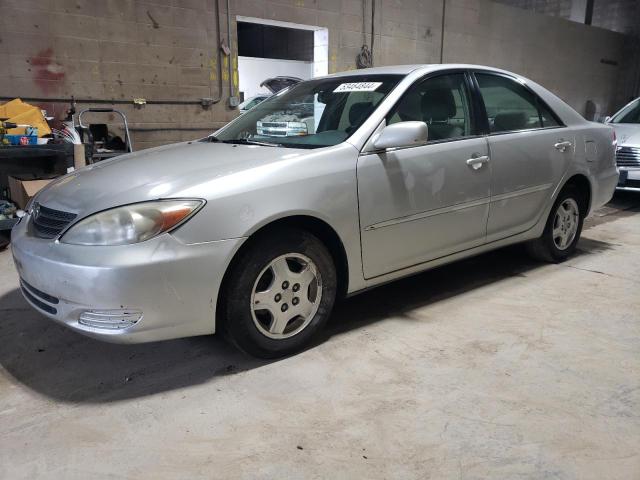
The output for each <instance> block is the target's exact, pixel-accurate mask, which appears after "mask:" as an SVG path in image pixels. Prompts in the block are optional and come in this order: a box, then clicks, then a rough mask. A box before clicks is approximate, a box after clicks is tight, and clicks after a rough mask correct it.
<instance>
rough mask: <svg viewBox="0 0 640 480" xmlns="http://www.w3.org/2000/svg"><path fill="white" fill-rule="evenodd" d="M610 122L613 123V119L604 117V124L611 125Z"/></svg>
mask: <svg viewBox="0 0 640 480" xmlns="http://www.w3.org/2000/svg"><path fill="white" fill-rule="evenodd" d="M610 121H611V117H610V116H609V115H607V116H606V117H604V123H609V122H610Z"/></svg>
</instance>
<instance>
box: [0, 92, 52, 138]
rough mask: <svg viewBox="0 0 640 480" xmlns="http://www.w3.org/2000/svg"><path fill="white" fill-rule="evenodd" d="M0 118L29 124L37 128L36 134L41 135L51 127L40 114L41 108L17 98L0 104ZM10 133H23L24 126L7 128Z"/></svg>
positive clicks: (47, 132)
mask: <svg viewBox="0 0 640 480" xmlns="http://www.w3.org/2000/svg"><path fill="white" fill-rule="evenodd" d="M0 118H2V119H5V118H6V119H7V122H12V123H17V124H22V125H30V126H32V127H36V128H37V129H38V136H39V137H42V136H44V135H48V134H50V133H51V128H49V124H48V123H47V120H46V119H45V118H44V115H43V114H42V110H40V109H39V108H38V107H36V106H34V105H29V104H28V103H25V102H23V101H22V100H20V99H19V98H15V99H13V100H11V101H10V102H7V103H5V104H4V105H0ZM7 133H8V134H10V135H24V134H25V128H24V127H18V128H12V129H10V130H7Z"/></svg>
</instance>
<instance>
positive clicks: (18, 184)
mask: <svg viewBox="0 0 640 480" xmlns="http://www.w3.org/2000/svg"><path fill="white" fill-rule="evenodd" d="M51 180H53V178H30V177H28V176H20V175H16V176H13V177H12V176H10V177H9V195H10V196H11V201H12V202H13V203H15V204H16V205H17V206H18V207H19V208H22V209H24V208H25V207H26V206H27V203H28V202H29V200H30V199H31V198H33V196H34V195H35V194H36V193H38V192H39V191H40V190H41V189H42V188H43V187H44V186H45V185H47V184H48V183H49V182H50V181H51Z"/></svg>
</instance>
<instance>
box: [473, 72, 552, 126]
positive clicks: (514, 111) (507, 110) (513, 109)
mask: <svg viewBox="0 0 640 480" xmlns="http://www.w3.org/2000/svg"><path fill="white" fill-rule="evenodd" d="M476 79H477V80H478V85H479V87H480V94H481V95H482V99H483V101H484V105H485V109H486V111H487V117H488V119H489V130H490V132H491V133H500V132H511V131H517V130H528V129H534V128H543V127H557V126H558V125H559V122H558V121H557V120H556V117H555V115H553V113H552V112H551V111H550V110H549V109H548V108H547V107H546V106H545V105H543V104H542V102H540V101H538V98H537V97H536V95H535V94H534V93H533V92H531V91H530V90H529V89H527V88H526V87H525V86H524V85H522V84H520V83H518V82H516V81H514V80H512V79H510V78H506V77H503V76H500V75H491V74H484V73H476Z"/></svg>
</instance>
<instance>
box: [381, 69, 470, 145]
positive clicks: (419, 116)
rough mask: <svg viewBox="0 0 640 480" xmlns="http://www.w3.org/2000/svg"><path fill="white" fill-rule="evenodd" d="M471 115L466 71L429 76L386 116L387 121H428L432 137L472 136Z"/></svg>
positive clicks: (411, 89)
mask: <svg viewBox="0 0 640 480" xmlns="http://www.w3.org/2000/svg"><path fill="white" fill-rule="evenodd" d="M471 119H472V116H471V112H470V108H469V94H468V90H467V86H466V82H465V77H464V74H462V73H454V74H450V75H440V76H437V77H433V78H429V79H427V80H424V81H422V82H420V83H417V84H415V85H413V86H412V87H411V88H410V89H409V90H407V92H406V93H405V94H404V95H403V97H402V98H401V99H400V101H399V102H398V104H397V105H396V107H395V108H394V109H393V110H392V111H391V113H390V114H389V116H388V118H387V123H388V124H391V123H398V122H407V121H419V122H425V123H426V124H427V126H428V127H429V140H430V141H432V140H447V139H451V138H461V137H466V136H469V135H472V132H473V126H472V122H471Z"/></svg>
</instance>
